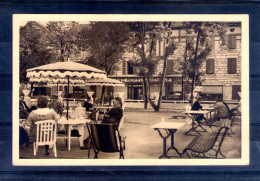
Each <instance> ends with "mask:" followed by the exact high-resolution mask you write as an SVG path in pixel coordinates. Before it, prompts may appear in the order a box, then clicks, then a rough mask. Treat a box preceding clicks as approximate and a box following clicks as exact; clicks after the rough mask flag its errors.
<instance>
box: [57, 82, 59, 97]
mask: <svg viewBox="0 0 260 181" xmlns="http://www.w3.org/2000/svg"><path fill="white" fill-rule="evenodd" d="M58 92H59V83H58V82H57V97H58V96H59V95H58Z"/></svg>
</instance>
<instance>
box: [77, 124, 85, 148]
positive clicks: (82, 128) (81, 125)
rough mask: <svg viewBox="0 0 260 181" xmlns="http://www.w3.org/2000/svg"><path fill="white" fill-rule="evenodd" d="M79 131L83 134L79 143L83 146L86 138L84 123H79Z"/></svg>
mask: <svg viewBox="0 0 260 181" xmlns="http://www.w3.org/2000/svg"><path fill="white" fill-rule="evenodd" d="M78 131H79V134H80V135H81V136H80V137H79V145H80V147H83V146H84V145H83V139H84V125H83V124H80V125H78Z"/></svg>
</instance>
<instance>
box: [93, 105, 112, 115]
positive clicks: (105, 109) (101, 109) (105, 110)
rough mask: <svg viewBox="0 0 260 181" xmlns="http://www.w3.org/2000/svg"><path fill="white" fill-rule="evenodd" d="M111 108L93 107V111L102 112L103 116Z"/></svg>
mask: <svg viewBox="0 0 260 181" xmlns="http://www.w3.org/2000/svg"><path fill="white" fill-rule="evenodd" d="M112 108H113V106H94V107H93V109H94V110H97V109H99V110H100V111H103V113H104V114H105V113H106V112H107V111H109V110H110V109H112Z"/></svg>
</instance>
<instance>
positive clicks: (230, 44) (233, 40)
mask: <svg viewBox="0 0 260 181" xmlns="http://www.w3.org/2000/svg"><path fill="white" fill-rule="evenodd" d="M228 48H229V49H236V35H228Z"/></svg>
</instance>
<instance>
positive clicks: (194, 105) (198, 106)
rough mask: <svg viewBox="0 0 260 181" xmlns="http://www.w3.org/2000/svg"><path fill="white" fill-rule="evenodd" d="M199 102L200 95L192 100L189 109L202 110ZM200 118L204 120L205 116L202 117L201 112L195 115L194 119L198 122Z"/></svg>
mask: <svg viewBox="0 0 260 181" xmlns="http://www.w3.org/2000/svg"><path fill="white" fill-rule="evenodd" d="M200 103H201V97H198V98H197V100H196V101H195V102H194V104H193V105H192V107H191V110H196V111H199V110H203V109H202V106H201V105H200ZM202 119H204V120H206V118H205V117H204V115H203V114H199V115H198V116H197V117H196V119H195V120H196V121H197V122H200V121H201V120H202Z"/></svg>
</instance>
